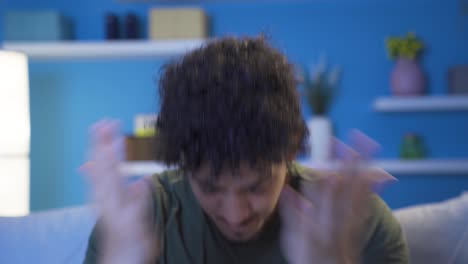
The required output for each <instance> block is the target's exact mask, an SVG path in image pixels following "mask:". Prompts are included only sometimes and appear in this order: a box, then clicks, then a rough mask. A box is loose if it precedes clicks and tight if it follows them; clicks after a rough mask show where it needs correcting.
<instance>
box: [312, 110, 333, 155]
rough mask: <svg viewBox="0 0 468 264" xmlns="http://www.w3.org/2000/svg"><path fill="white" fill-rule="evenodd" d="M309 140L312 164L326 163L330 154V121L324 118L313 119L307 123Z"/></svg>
mask: <svg viewBox="0 0 468 264" xmlns="http://www.w3.org/2000/svg"><path fill="white" fill-rule="evenodd" d="M307 126H308V128H309V133H310V138H309V144H310V148H311V151H310V154H311V160H312V161H313V162H314V163H326V162H328V161H330V159H331V156H332V155H331V153H332V126H331V122H330V119H328V118H327V117H324V116H316V117H313V118H312V119H311V120H309V122H307Z"/></svg>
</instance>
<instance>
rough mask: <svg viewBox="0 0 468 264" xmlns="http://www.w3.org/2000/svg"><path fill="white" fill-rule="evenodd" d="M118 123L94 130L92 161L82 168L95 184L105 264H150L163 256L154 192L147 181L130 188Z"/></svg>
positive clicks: (102, 124)
mask: <svg viewBox="0 0 468 264" xmlns="http://www.w3.org/2000/svg"><path fill="white" fill-rule="evenodd" d="M119 126H120V124H119V122H117V121H112V120H103V121H99V122H98V123H96V124H94V125H93V126H92V127H91V128H90V149H89V152H90V153H89V155H90V160H91V162H88V163H87V164H85V165H84V166H83V167H82V171H84V173H85V174H86V176H87V179H88V180H89V183H90V185H91V195H92V199H93V202H94V204H95V206H96V209H97V212H98V215H99V219H100V222H99V223H100V224H101V225H100V226H99V231H100V232H101V233H100V234H102V237H100V242H102V251H101V252H100V253H101V259H100V260H101V263H148V262H150V261H153V262H154V259H155V258H156V257H157V256H158V255H159V253H158V251H159V250H158V249H159V245H158V241H157V239H156V238H157V234H156V230H153V228H152V226H151V223H149V219H150V218H149V214H150V213H152V212H150V210H149V208H150V206H149V202H150V201H151V190H150V188H151V187H150V186H149V183H147V182H146V181H145V180H144V179H142V180H139V181H137V182H135V183H133V184H132V185H130V186H126V185H125V183H124V180H123V177H122V175H121V173H120V172H119V165H120V164H121V162H122V160H123V156H124V146H123V136H122V135H121V133H120V131H119V130H120V128H119Z"/></svg>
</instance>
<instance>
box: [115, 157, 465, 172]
mask: <svg viewBox="0 0 468 264" xmlns="http://www.w3.org/2000/svg"><path fill="white" fill-rule="evenodd" d="M300 164H302V165H303V166H306V167H311V168H326V169H333V168H337V166H338V164H337V163H332V164H327V165H325V166H317V165H316V164H313V163H310V162H300ZM370 165H371V166H373V167H378V168H381V169H383V170H385V171H387V172H389V173H390V174H404V175H414V174H417V175H423V176H424V175H441V176H444V175H448V174H450V175H453V174H462V175H468V159H466V160H463V159H459V160H443V159H428V160H377V161H375V162H372V163H371V164H370ZM166 169H167V167H165V166H164V165H162V164H159V163H156V162H151V161H148V162H145V161H142V162H128V163H125V164H124V165H123V166H122V171H123V173H124V174H125V175H149V174H153V173H158V172H162V171H164V170H166Z"/></svg>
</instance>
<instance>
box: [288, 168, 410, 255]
mask: <svg viewBox="0 0 468 264" xmlns="http://www.w3.org/2000/svg"><path fill="white" fill-rule="evenodd" d="M332 173H333V172H332ZM292 175H295V176H296V178H297V179H299V182H300V183H301V182H304V181H307V182H308V183H309V185H308V187H309V190H312V192H311V194H312V197H311V198H312V199H319V197H318V196H320V193H321V189H322V186H323V184H325V179H326V177H327V175H330V173H329V172H323V171H319V170H314V169H311V168H307V167H304V166H301V165H299V164H297V163H295V164H293V166H292ZM314 190H315V191H314ZM316 196H317V197H316ZM367 201H368V206H369V207H368V208H369V213H368V214H367V215H366V216H365V217H364V218H363V221H365V224H364V225H363V226H365V229H364V230H363V232H362V237H360V244H361V250H362V254H363V257H364V261H363V263H382V264H387V263H392V264H393V263H394V264H400V263H401V264H402V263H408V258H409V253H408V249H407V244H406V240H405V237H404V234H403V231H402V228H401V226H400V223H399V222H398V221H397V219H396V218H395V216H394V214H393V212H392V211H391V209H390V208H389V207H388V205H387V204H386V203H385V202H384V201H383V200H382V199H381V198H380V197H379V196H378V195H377V194H375V193H371V194H370V195H369V198H368V200H367Z"/></svg>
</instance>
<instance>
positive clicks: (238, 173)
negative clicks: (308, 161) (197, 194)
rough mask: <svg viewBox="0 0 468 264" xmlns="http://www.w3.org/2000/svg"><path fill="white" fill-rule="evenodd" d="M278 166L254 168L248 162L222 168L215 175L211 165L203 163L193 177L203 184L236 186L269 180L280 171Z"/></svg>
mask: <svg viewBox="0 0 468 264" xmlns="http://www.w3.org/2000/svg"><path fill="white" fill-rule="evenodd" d="M276 167H277V166H275V165H270V166H262V167H258V168H252V167H251V166H248V165H247V164H246V163H241V165H240V166H239V167H238V168H236V169H230V168H226V169H222V170H221V172H220V173H219V174H218V175H213V173H212V170H211V167H210V166H207V165H203V166H201V167H200V169H199V170H198V171H196V172H195V173H193V174H192V175H193V179H194V180H196V181H197V183H199V184H203V185H216V186H236V185H241V186H243V185H249V184H256V183H259V182H263V181H267V180H270V179H272V178H274V177H275V175H276V174H277V173H275V171H278V170H277V169H276Z"/></svg>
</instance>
